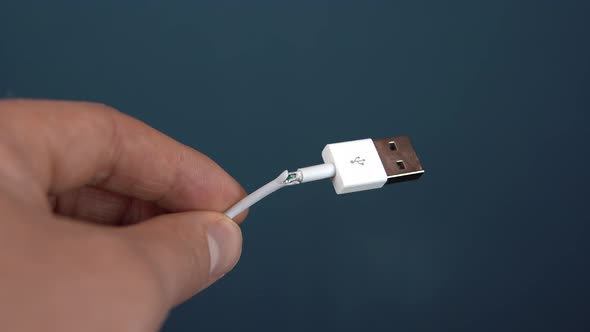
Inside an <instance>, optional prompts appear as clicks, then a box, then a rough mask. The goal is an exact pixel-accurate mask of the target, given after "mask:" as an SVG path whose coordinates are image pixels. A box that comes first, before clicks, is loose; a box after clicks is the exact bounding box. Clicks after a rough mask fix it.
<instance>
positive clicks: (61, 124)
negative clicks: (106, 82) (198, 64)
mask: <svg viewBox="0 0 590 332" xmlns="http://www.w3.org/2000/svg"><path fill="white" fill-rule="evenodd" d="M0 179H1V181H0V330H1V331H66V332H67V331H76V332H79V331H156V330H158V329H159V328H160V327H161V325H162V322H163V321H164V319H165V318H166V316H167V314H168V312H169V311H170V309H171V308H173V307H174V306H176V305H177V304H179V303H181V302H183V301H185V300H187V299H188V298H190V297H191V296H193V295H194V294H196V293H198V292H199V291H201V290H203V289H204V288H206V287H207V286H209V285H210V284H212V283H213V282H215V281H216V280H217V279H219V278H220V277H222V276H223V275H224V274H225V273H227V272H228V271H229V270H231V269H232V268H233V267H234V265H235V264H236V263H237V261H238V259H239V257H240V254H241V247H242V236H241V232H240V228H239V226H238V225H237V224H236V223H240V222H242V221H243V219H244V218H245V215H244V214H242V215H240V216H238V217H237V218H235V222H234V221H232V220H229V219H228V218H226V217H225V216H224V215H223V214H222V213H220V212H222V211H224V210H225V209H227V208H228V207H230V206H231V205H232V204H233V203H235V202H236V201H238V200H239V199H240V198H242V197H243V196H244V195H245V193H244V190H243V189H242V187H241V186H240V185H239V184H238V183H237V182H236V181H235V180H234V179H233V178H232V177H230V176H229V175H228V174H227V173H226V172H225V171H224V170H223V169H222V168H221V167H219V166H218V165H217V164H216V163H215V162H213V161H212V160H211V159H209V158H208V157H206V156H205V155H203V154H201V153H199V152H197V151H195V150H193V149H191V148H189V147H187V146H184V145H182V144H180V143H178V142H176V141H174V140H173V139H171V138H169V137H167V136H165V135H163V134H162V133H160V132H158V131H156V130H154V129H152V128H150V127H149V126H147V125H146V124H144V123H142V122H140V121H138V120H135V119H133V118H131V117H129V116H126V115H124V114H122V113H119V112H118V111H116V110H114V109H112V108H110V107H107V106H104V105H99V104H92V103H82V102H59V101H31V100H4V101H0Z"/></svg>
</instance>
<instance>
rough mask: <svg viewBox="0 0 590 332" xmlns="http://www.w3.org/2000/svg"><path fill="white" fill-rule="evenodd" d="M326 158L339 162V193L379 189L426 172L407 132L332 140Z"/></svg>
mask: <svg viewBox="0 0 590 332" xmlns="http://www.w3.org/2000/svg"><path fill="white" fill-rule="evenodd" d="M322 158H323V159H324V162H325V163H326V164H334V166H335V169H336V172H335V175H334V177H332V183H333V185H334V189H335V190H336V193H337V194H346V193H351V192H356V191H363V190H369V189H377V188H381V187H383V185H384V184H386V183H396V182H401V181H406V180H414V179H417V178H419V177H420V176H421V175H422V173H424V170H423V169H422V166H421V165H420V161H419V160H418V157H417V156H416V152H415V151H414V148H413V147H412V143H410V139H409V138H408V137H407V136H399V137H393V138H387V139H382V140H376V141H374V140H372V139H370V138H367V139H361V140H356V141H348V142H342V143H334V144H328V145H326V147H325V148H324V151H322Z"/></svg>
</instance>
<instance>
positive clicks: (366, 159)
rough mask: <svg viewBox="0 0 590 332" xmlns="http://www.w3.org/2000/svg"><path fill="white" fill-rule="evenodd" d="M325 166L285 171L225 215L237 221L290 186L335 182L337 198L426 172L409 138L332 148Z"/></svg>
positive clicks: (326, 152) (324, 155) (326, 153)
mask: <svg viewBox="0 0 590 332" xmlns="http://www.w3.org/2000/svg"><path fill="white" fill-rule="evenodd" d="M322 158H323V159H324V164H320V165H315V166H310V167H303V168H299V169H298V170H297V171H295V172H289V171H287V170H285V171H283V172H282V173H281V174H280V175H279V176H278V177H277V178H276V179H274V180H272V181H271V182H269V183H267V184H266V185H264V186H262V187H260V188H259V189H257V190H256V191H254V192H253V193H251V194H250V195H248V196H247V197H245V198H244V199H242V200H241V201H239V202H238V203H236V204H235V205H234V206H232V207H231V208H230V209H229V210H227V211H226V212H225V215H226V216H228V217H229V218H232V219H233V218H235V217H236V216H237V215H239V214H240V213H242V212H244V211H245V210H246V209H248V208H249V207H251V206H252V205H254V204H256V203H257V202H258V201H260V200H261V199H263V198H264V197H266V196H268V195H270V194H272V193H273V192H275V191H277V190H279V189H281V188H283V187H287V186H291V185H295V184H300V183H307V182H312V181H317V180H323V179H328V178H331V179H332V184H333V185H334V189H335V190H336V193H337V194H345V193H351V192H355V191H363V190H369V189H377V188H381V187H383V185H385V184H388V183H396V182H401V181H406V180H415V179H417V178H419V177H420V176H421V175H422V174H423V173H424V169H423V168H422V166H421V165H420V160H418V156H417V155H416V152H415V151H414V148H413V147H412V143H411V142H410V139H409V138H408V137H407V136H399V137H393V138H387V139H382V140H376V141H374V140H372V139H370V138H368V139H362V140H356V141H348V142H342V143H334V144H328V145H326V147H325V148H324V150H323V151H322Z"/></svg>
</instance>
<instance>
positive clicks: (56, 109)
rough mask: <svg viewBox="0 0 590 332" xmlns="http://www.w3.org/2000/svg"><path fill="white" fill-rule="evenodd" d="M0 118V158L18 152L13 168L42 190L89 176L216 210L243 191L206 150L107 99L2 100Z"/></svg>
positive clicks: (178, 204) (161, 201)
mask: <svg viewBox="0 0 590 332" xmlns="http://www.w3.org/2000/svg"><path fill="white" fill-rule="evenodd" d="M0 119H1V120H0V153H4V154H9V155H10V156H11V157H13V158H2V159H4V160H15V162H14V167H13V168H11V171H10V172H11V175H14V174H15V172H16V173H19V174H20V175H22V176H23V178H25V179H26V178H28V179H30V181H31V185H32V186H35V187H37V186H38V187H40V189H41V191H42V192H44V193H50V194H60V193H63V192H66V191H68V190H71V189H74V188H77V187H80V186H83V185H86V184H91V185H96V186H99V187H101V188H104V189H106V190H110V191H113V192H117V193H122V194H125V195H128V196H131V197H135V198H138V199H142V200H145V201H149V202H155V203H157V204H158V205H160V206H161V207H163V208H165V209H168V210H170V211H176V212H179V211H188V210H213V211H220V212H221V211H224V210H225V209H227V208H228V207H229V206H231V205H232V204H233V203H234V202H236V201H237V200H238V199H239V198H241V197H242V196H244V190H243V189H242V187H241V186H240V185H239V184H238V183H237V182H236V181H235V180H234V179H233V178H232V177H231V176H229V175H228V174H227V173H226V172H225V171H224V170H223V169H222V168H221V167H220V166H219V165H217V164H216V163H215V162H214V161H212V160H211V159H209V158H208V157H207V156H205V155H203V154H201V153H199V152H198V151H196V150H194V149H192V148H190V147H187V146H185V145H183V144H180V143H178V142H176V141H175V140H173V139H172V138H170V137H168V136H166V135H164V134H162V133H160V132H158V131H157V130H155V129H153V128H151V127H149V126H148V125H146V124H144V123H143V122H141V121H139V120H136V119H133V118H131V117H129V116H126V115H124V114H122V113H120V112H118V111H116V110H114V109H112V108H110V107H107V106H104V105H100V104H93V103H84V102H63V101H60V102H57V101H32V100H9V101H0ZM4 168H5V169H7V168H10V165H8V166H7V165H4ZM16 170H18V172H17V171H16ZM0 171H2V170H0ZM4 171H5V170H4Z"/></svg>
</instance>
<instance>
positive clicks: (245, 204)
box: [225, 164, 336, 219]
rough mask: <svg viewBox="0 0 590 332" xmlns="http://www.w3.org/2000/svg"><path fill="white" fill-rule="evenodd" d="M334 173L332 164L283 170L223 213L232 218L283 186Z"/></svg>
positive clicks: (325, 176)
mask: <svg viewBox="0 0 590 332" xmlns="http://www.w3.org/2000/svg"><path fill="white" fill-rule="evenodd" d="M335 173H336V169H335V167H334V165H333V164H321V165H315V166H310V167H304V168H300V169H298V170H297V172H293V173H289V171H287V170H285V171H283V173H281V174H280V175H279V176H278V177H277V178H276V179H274V180H272V181H271V182H269V183H267V184H265V185H264V186H262V187H260V188H259V189H257V190H256V191H254V192H253V193H251V194H250V195H248V196H246V197H245V198H244V199H242V200H241V201H239V202H237V203H236V204H235V205H234V206H232V207H231V208H229V209H228V210H227V211H225V215H226V216H228V217H229V218H230V219H233V218H235V217H236V216H237V215H239V214H240V213H242V212H244V211H245V210H246V209H248V208H249V207H251V206H252V205H254V204H256V203H257V202H258V201H260V200H261V199H263V198H264V197H266V196H268V195H270V194H272V193H274V192H275V191H277V190H279V189H281V188H283V187H287V186H290V185H294V184H299V183H306V182H311V181H317V180H321V179H327V178H331V177H333V176H334V174H335Z"/></svg>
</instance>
